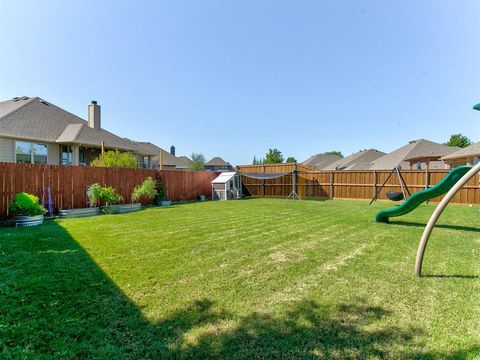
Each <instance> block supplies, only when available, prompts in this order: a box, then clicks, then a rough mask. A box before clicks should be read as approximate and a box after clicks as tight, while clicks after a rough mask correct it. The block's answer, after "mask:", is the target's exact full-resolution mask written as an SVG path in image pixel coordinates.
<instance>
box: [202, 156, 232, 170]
mask: <svg viewBox="0 0 480 360" xmlns="http://www.w3.org/2000/svg"><path fill="white" fill-rule="evenodd" d="M205 170H210V171H235V170H234V168H233V166H232V165H230V163H228V162H226V161H225V160H223V159H222V158H221V157H219V156H216V157H214V158H213V159H211V160H210V161H208V162H206V163H205Z"/></svg>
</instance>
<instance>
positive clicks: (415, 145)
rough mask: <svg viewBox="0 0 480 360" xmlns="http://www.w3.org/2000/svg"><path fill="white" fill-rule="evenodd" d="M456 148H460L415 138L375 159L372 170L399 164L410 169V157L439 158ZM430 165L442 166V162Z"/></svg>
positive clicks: (434, 166) (389, 167) (390, 167)
mask: <svg viewBox="0 0 480 360" xmlns="http://www.w3.org/2000/svg"><path fill="white" fill-rule="evenodd" d="M456 149H458V148H454V147H450V146H447V145H443V144H439V143H436V142H433V141H429V140H425V139H419V140H413V141H410V142H409V143H408V144H406V145H404V146H402V147H401V148H399V149H397V150H395V151H392V152H391V153H389V154H387V155H384V156H382V157H381V158H378V159H377V160H374V161H373V162H372V166H371V167H370V170H391V169H393V168H394V167H395V166H397V165H400V166H401V167H403V168H405V169H408V168H410V163H409V162H408V161H407V160H409V159H418V158H427V157H428V158H430V159H433V158H436V159H439V158H440V157H442V156H444V155H447V154H450V153H451V152H453V151H455V150H456ZM430 165H431V166H430V167H433V168H436V167H442V163H441V162H438V161H434V162H431V163H430Z"/></svg>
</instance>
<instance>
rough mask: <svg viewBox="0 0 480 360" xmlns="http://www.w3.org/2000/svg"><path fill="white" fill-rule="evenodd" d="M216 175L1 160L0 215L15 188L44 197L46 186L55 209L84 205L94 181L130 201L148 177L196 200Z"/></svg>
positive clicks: (174, 194)
mask: <svg viewBox="0 0 480 360" xmlns="http://www.w3.org/2000/svg"><path fill="white" fill-rule="evenodd" d="M217 175H218V173H216V172H211V171H169V170H164V171H160V172H158V171H156V170H145V169H118V168H97V167H89V166H60V165H34V164H11V163H0V219H5V218H7V217H8V216H9V215H10V214H9V212H8V204H9V203H10V201H11V200H12V199H13V197H14V196H15V194H16V193H18V192H27V193H30V194H34V195H36V196H38V197H39V198H40V201H41V200H42V196H43V197H44V199H45V201H47V189H48V188H50V195H51V199H52V201H53V205H54V209H55V210H56V211H58V210H59V209H74V208H83V207H86V206H87V205H88V201H87V188H88V187H89V186H90V185H91V184H93V183H99V184H101V185H109V186H113V187H114V188H115V189H117V191H118V193H119V194H121V195H122V196H123V198H124V201H125V203H129V202H131V194H132V191H133V189H134V187H135V186H137V185H139V184H141V183H142V182H143V181H144V180H145V179H146V178H147V177H149V176H150V177H153V178H157V177H160V178H161V179H162V180H163V183H164V186H165V189H166V192H167V194H168V196H169V198H170V200H172V201H186V200H195V199H197V198H198V197H199V195H206V196H208V195H209V194H210V193H211V185H210V183H211V181H212V180H213V179H214V178H215V177H216V176H217ZM147 203H151V202H147Z"/></svg>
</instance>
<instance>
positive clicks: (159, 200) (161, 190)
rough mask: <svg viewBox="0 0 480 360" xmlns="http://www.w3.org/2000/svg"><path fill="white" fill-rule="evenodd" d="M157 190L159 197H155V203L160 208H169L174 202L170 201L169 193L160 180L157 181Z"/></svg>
mask: <svg viewBox="0 0 480 360" xmlns="http://www.w3.org/2000/svg"><path fill="white" fill-rule="evenodd" d="M156 190H157V195H155V203H156V204H157V205H158V206H168V205H171V204H172V202H171V201H170V200H168V195H167V192H166V191H165V187H164V186H163V183H162V182H161V181H160V180H157V181H156Z"/></svg>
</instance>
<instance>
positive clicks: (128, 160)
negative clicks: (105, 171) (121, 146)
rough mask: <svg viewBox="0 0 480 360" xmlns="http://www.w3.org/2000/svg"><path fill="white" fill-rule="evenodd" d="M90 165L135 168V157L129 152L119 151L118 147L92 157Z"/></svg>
mask: <svg viewBox="0 0 480 360" xmlns="http://www.w3.org/2000/svg"><path fill="white" fill-rule="evenodd" d="M90 166H95V167H114V168H136V167H137V159H136V158H135V156H133V155H132V154H131V153H129V152H121V151H119V150H118V149H116V150H114V151H106V152H104V153H103V154H100V156H99V157H97V158H96V159H94V160H93V161H92V162H91V163H90Z"/></svg>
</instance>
